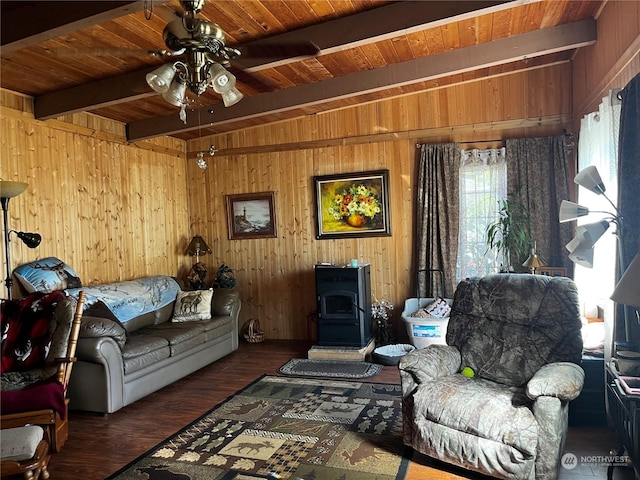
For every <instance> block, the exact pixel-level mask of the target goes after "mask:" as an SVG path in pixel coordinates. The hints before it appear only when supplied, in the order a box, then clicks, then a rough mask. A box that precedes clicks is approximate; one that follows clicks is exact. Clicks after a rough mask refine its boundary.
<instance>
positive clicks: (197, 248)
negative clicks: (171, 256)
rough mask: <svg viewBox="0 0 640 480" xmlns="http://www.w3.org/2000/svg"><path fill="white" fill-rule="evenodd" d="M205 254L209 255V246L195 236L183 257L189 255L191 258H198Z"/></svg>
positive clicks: (199, 237)
mask: <svg viewBox="0 0 640 480" xmlns="http://www.w3.org/2000/svg"><path fill="white" fill-rule="evenodd" d="M207 253H211V249H210V248H209V245H207V242H205V241H204V239H203V238H202V237H201V236H200V235H196V236H195V237H193V238H192V239H191V242H189V246H188V247H187V250H186V251H185V252H184V254H185V255H189V256H191V257H193V256H200V255H204V254H207Z"/></svg>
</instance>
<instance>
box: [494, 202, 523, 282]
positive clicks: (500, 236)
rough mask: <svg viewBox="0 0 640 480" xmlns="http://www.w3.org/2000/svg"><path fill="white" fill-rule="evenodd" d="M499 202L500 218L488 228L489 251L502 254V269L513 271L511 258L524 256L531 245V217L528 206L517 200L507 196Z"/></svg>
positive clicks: (502, 270) (503, 270) (497, 254)
mask: <svg viewBox="0 0 640 480" xmlns="http://www.w3.org/2000/svg"><path fill="white" fill-rule="evenodd" d="M498 204H499V205H500V209H499V210H498V219H497V220H496V221H495V222H492V223H490V224H489V225H487V229H486V241H487V252H488V251H489V250H493V251H494V252H495V253H496V256H497V257H498V256H500V255H502V258H503V263H502V264H501V268H500V271H501V272H511V271H513V266H512V265H511V258H519V257H522V256H523V255H525V254H526V253H527V252H528V250H529V248H530V247H531V219H530V218H529V212H528V210H527V208H526V207H525V206H524V205H523V204H522V203H521V202H519V201H517V200H514V199H508V198H505V199H503V200H499V201H498ZM485 254H486V252H485Z"/></svg>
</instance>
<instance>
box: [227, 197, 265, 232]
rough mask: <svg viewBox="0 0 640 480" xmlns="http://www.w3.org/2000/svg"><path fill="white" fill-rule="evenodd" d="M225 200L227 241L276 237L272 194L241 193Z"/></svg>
mask: <svg viewBox="0 0 640 480" xmlns="http://www.w3.org/2000/svg"><path fill="white" fill-rule="evenodd" d="M225 198H226V204H227V225H228V228H229V240H243V239H249V238H275V237H276V236H277V234H276V210H275V195H274V193H273V192H260V193H242V194H237V195H226V196H225Z"/></svg>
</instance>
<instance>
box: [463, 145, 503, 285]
mask: <svg viewBox="0 0 640 480" xmlns="http://www.w3.org/2000/svg"><path fill="white" fill-rule="evenodd" d="M506 197H507V164H506V162H505V149H504V148H500V149H492V150H466V151H465V150H463V151H462V152H461V160H460V233H459V239H458V259H457V265H456V280H457V281H460V280H461V279H463V278H467V277H474V276H478V277H482V276H484V275H487V274H489V273H496V272H498V270H499V268H500V264H501V263H502V259H501V258H497V256H496V255H495V253H494V252H491V251H487V243H486V240H485V239H486V228H487V225H489V224H490V223H492V222H494V221H495V220H497V218H498V209H499V204H498V202H499V201H500V200H503V199H505V198H506ZM485 253H486V254H485Z"/></svg>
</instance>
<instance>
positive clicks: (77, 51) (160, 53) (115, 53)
mask: <svg viewBox="0 0 640 480" xmlns="http://www.w3.org/2000/svg"><path fill="white" fill-rule="evenodd" d="M49 52H50V53H51V54H53V55H54V56H56V57H58V58H70V57H78V56H82V55H91V56H94V57H127V56H128V57H139V56H153V57H164V56H169V55H170V52H167V51H165V50H144V49H142V48H65V49H60V50H54V49H50V50H49Z"/></svg>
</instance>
